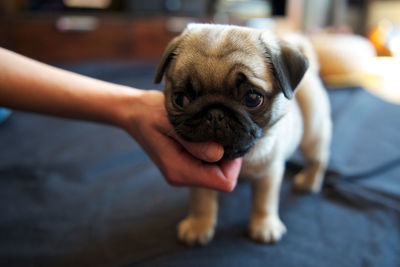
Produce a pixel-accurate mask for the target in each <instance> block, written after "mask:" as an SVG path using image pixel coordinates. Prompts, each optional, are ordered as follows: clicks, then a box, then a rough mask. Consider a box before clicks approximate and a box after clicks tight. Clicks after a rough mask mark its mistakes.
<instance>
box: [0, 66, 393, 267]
mask: <svg viewBox="0 0 400 267" xmlns="http://www.w3.org/2000/svg"><path fill="white" fill-rule="evenodd" d="M61 67H63V68H65V69H69V70H72V71H75V72H78V73H82V74H85V75H89V76H91V77H95V78H99V79H103V80H107V81H110V82H116V83H120V84H126V85H130V86H134V87H138V88H156V89H162V87H160V86H155V85H153V84H152V82H151V81H152V80H153V75H154V65H153V64H150V63H126V62H87V63H80V64H69V65H62V66H61ZM329 97H330V100H331V105H332V117H333V122H334V133H333V142H332V156H331V160H330V164H329V170H328V173H327V175H326V182H325V184H324V187H323V189H322V192H321V193H320V194H317V195H309V194H299V193H295V192H294V190H293V187H292V178H293V176H294V174H295V173H296V172H298V171H299V170H300V168H301V166H302V160H301V157H300V156H299V155H298V154H296V155H294V156H293V158H291V160H290V161H289V162H288V164H287V170H286V174H285V180H284V183H283V187H282V193H281V204H280V215H281V217H282V219H283V221H284V222H285V224H286V226H287V228H288V233H287V234H286V235H285V236H284V237H283V239H282V240H281V241H280V242H279V243H277V244H275V245H263V244H260V243H256V242H253V241H252V240H250V239H249V238H248V236H247V222H248V217H249V210H250V209H249V207H250V197H251V190H250V186H249V184H248V182H246V181H241V182H239V183H238V185H237V187H236V189H235V190H234V192H232V193H221V194H220V196H219V201H220V210H219V215H218V226H217V231H216V235H215V238H214V240H213V241H212V242H211V243H210V244H209V245H207V246H204V247H187V246H185V245H184V244H182V243H180V242H179V241H178V240H177V239H176V224H177V223H178V222H179V221H180V220H181V219H182V218H183V217H184V216H185V215H186V212H187V209H188V192H187V190H186V189H185V188H175V187H171V186H169V185H167V183H166V182H165V181H164V179H163V178H162V176H161V174H160V172H159V171H158V169H157V168H156V167H155V165H154V164H153V163H152V162H151V160H150V159H149V158H148V156H147V155H146V154H145V153H144V152H143V150H142V149H141V148H140V146H139V145H138V144H137V143H135V141H134V140H133V139H132V138H131V137H130V136H129V135H128V134H127V133H125V132H123V131H122V130H120V129H117V128H113V127H111V126H106V125H101V124H95V123H89V122H82V121H74V120H68V119H60V118H55V117H49V116H43V115H38V114H33V113H25V112H19V111H14V112H13V113H12V115H11V116H10V118H9V119H8V120H7V121H6V122H4V123H2V124H0V265H1V266H191V267H194V266H335V267H336V266H349V267H354V266H400V106H397V105H394V104H389V103H387V102H384V101H383V100H380V99H379V98H377V97H375V96H373V95H371V94H369V93H368V92H366V91H365V90H364V89H363V88H359V87H353V88H335V89H329Z"/></svg>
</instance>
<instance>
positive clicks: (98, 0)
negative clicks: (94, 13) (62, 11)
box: [63, 0, 111, 9]
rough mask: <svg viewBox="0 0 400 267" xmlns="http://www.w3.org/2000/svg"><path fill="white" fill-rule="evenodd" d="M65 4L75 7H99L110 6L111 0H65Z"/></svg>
mask: <svg viewBox="0 0 400 267" xmlns="http://www.w3.org/2000/svg"><path fill="white" fill-rule="evenodd" d="M63 2H64V5H66V6H67V7H74V8H99V9H104V8H107V7H109V6H110V4H111V0H63Z"/></svg>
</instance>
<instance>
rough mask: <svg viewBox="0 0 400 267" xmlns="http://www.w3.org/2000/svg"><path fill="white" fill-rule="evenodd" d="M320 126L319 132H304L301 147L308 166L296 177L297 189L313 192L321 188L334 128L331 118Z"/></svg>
mask: <svg viewBox="0 0 400 267" xmlns="http://www.w3.org/2000/svg"><path fill="white" fill-rule="evenodd" d="M320 126H321V128H319V129H320V131H318V133H315V132H314V133H310V132H307V131H305V133H304V137H303V140H302V143H301V145H300V149H301V152H302V154H303V156H304V157H305V158H306V160H307V166H305V167H304V169H303V170H302V171H301V172H300V173H299V174H297V175H296V177H295V179H294V185H295V189H296V190H299V191H303V192H312V193H318V192H319V191H320V190H321V187H322V184H323V179H324V176H325V170H326V167H327V165H328V161H329V153H330V143H331V128H332V126H331V121H330V118H327V119H326V121H324V122H323V123H322V124H321V125H320Z"/></svg>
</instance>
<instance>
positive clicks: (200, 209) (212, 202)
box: [178, 187, 218, 245]
mask: <svg viewBox="0 0 400 267" xmlns="http://www.w3.org/2000/svg"><path fill="white" fill-rule="evenodd" d="M217 197H218V194H217V192H216V191H214V190H210V189H205V188H194V187H193V188H191V189H190V206H189V214H188V216H187V217H186V218H185V219H183V220H182V221H181V222H180V223H179V225H178V238H179V239H180V240H181V241H183V242H185V243H186V244H188V245H196V244H200V245H205V244H207V243H208V242H209V241H210V240H211V239H212V238H213V236H214V231H215V225H216V222H217V210H218V200H217Z"/></svg>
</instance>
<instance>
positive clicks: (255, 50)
mask: <svg viewBox="0 0 400 267" xmlns="http://www.w3.org/2000/svg"><path fill="white" fill-rule="evenodd" d="M306 69H307V61H306V59H305V58H304V56H302V55H301V53H300V52H299V51H297V50H295V49H292V48H290V47H288V46H286V45H285V44H281V43H279V41H278V40H277V39H275V38H273V37H272V35H270V34H268V33H266V32H261V31H257V30H252V29H247V28H240V27H234V26H222V25H202V24H191V25H189V27H188V28H187V29H186V31H184V32H183V33H182V34H181V35H180V36H178V37H177V38H176V39H174V40H173V41H172V42H171V43H170V44H169V46H168V47H167V49H166V51H165V52H164V55H163V57H162V60H161V62H160V65H159V66H158V69H157V74H156V79H155V81H156V82H160V80H161V78H162V76H163V74H164V73H165V77H166V79H165V85H166V89H165V96H166V97H165V106H166V109H167V112H168V117H169V120H170V122H171V123H172V125H173V126H174V127H175V131H176V132H177V134H178V135H180V136H181V137H182V138H184V139H186V140H188V141H194V142H200V141H216V142H218V143H220V144H222V145H223V147H224V150H225V153H224V157H225V158H229V159H232V158H235V157H239V156H242V155H244V154H245V153H246V152H248V151H249V150H250V149H251V148H252V146H253V145H254V143H255V142H256V140H257V138H259V137H261V136H262V135H263V134H265V133H266V131H267V130H268V128H270V127H271V126H272V125H273V124H274V123H276V122H277V121H278V120H279V119H280V118H281V116H283V115H284V113H285V110H284V104H285V102H286V101H288V99H290V98H291V97H292V95H293V91H294V89H295V88H296V86H297V84H298V83H299V82H300V80H301V78H302V77H303V75H304V72H305V71H306ZM285 97H286V98H285Z"/></svg>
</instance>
